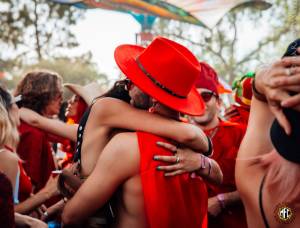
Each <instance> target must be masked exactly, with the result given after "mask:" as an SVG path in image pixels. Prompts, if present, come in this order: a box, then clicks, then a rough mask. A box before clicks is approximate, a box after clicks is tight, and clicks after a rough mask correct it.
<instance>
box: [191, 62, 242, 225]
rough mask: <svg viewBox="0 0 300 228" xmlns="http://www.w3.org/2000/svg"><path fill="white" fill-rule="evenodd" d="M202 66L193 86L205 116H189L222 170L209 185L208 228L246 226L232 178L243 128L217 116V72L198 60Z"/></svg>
mask: <svg viewBox="0 0 300 228" xmlns="http://www.w3.org/2000/svg"><path fill="white" fill-rule="evenodd" d="M201 67H202V71H201V74H200V75H199V77H198V80H197V81H196V87H197V90H198V92H199V94H200V95H201V96H202V98H203V100H204V101H205V108H206V109H205V113H204V115H202V116H197V117H191V118H190V119H191V121H193V122H194V124H195V125H197V126H199V127H200V128H201V129H202V130H204V131H205V133H206V134H207V135H208V136H209V137H210V138H211V140H212V144H213V151H214V152H213V155H212V158H213V159H215V160H216V161H217V162H218V164H219V165H220V167H221V170H222V172H223V183H222V184H221V185H219V186H216V185H213V184H208V197H209V198H208V213H209V215H210V216H209V220H208V227H239V228H241V227H246V217H245V214H244V209H243V205H242V204H241V201H240V198H239V194H238V192H237V190H236V186H235V179H234V169H235V160H236V156H237V152H238V149H239V145H240V143H241V140H242V139H243V136H244V133H245V128H244V127H243V126H242V125H240V124H238V123H233V122H228V121H223V120H221V119H220V118H219V116H218V115H219V93H218V89H217V88H218V84H219V82H218V77H217V73H216V72H215V70H214V69H213V68H212V67H211V66H209V65H208V64H206V63H201Z"/></svg>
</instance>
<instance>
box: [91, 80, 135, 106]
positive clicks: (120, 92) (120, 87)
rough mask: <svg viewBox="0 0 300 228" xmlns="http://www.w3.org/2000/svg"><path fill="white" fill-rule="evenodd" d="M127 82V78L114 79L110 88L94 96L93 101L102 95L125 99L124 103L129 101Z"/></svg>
mask: <svg viewBox="0 0 300 228" xmlns="http://www.w3.org/2000/svg"><path fill="white" fill-rule="evenodd" d="M127 83H128V80H127V79H124V80H119V81H116V82H115V84H114V85H113V87H112V88H111V89H109V90H108V91H107V92H106V93H104V94H102V95H101V96H99V97H96V98H95V99H94V101H95V100H96V99H98V98H102V97H112V98H116V99H119V100H122V101H125V102H126V103H130V100H131V98H130V96H129V92H128V89H127Z"/></svg>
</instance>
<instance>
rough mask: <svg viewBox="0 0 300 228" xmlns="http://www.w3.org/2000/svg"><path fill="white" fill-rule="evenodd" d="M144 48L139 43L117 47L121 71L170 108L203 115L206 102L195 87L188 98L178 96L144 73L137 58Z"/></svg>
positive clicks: (116, 54)
mask: <svg viewBox="0 0 300 228" xmlns="http://www.w3.org/2000/svg"><path fill="white" fill-rule="evenodd" d="M144 49H145V48H143V47H140V46H137V45H121V46H119V47H117V48H116V50H115V55H114V56H115V61H116V63H117V65H118V66H119V68H120V69H121V71H122V72H123V73H124V74H125V75H126V76H127V77H128V78H129V79H130V80H131V81H132V82H133V83H134V84H135V85H136V86H137V87H138V88H139V89H141V90H142V91H143V92H144V93H146V94H148V95H149V96H151V97H153V98H154V99H156V100H158V101H159V102H160V103H162V104H164V105H166V106H168V107H169V108H171V109H174V110H176V111H178V112H181V113H183V114H187V115H193V116H199V115H202V114H203V113H204V111H205V104H204V102H203V100H202V98H201V97H200V95H199V93H198V92H197V90H196V88H194V87H193V88H192V90H191V91H190V93H189V94H188V95H187V97H186V98H177V97H175V96H173V95H171V94H169V93H167V92H166V91H164V90H162V89H161V88H160V87H158V86H157V85H155V84H154V83H153V82H152V81H151V80H150V79H149V78H148V77H147V76H146V75H145V74H144V73H143V71H142V70H141V69H140V68H139V66H138V64H137V63H136V58H137V57H138V56H139V55H140V53H141V52H143V50H144ZM182 77H184V75H183V76H182Z"/></svg>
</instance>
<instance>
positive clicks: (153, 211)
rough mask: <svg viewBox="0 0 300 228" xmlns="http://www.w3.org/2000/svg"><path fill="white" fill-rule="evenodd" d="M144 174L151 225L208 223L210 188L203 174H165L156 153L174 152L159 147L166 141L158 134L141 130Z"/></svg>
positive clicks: (168, 227) (174, 227)
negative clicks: (157, 143) (208, 188)
mask: <svg viewBox="0 0 300 228" xmlns="http://www.w3.org/2000/svg"><path fill="white" fill-rule="evenodd" d="M137 135H138V142H139V148H140V156H141V158H140V175H141V180H142V188H143V193H144V204H145V212H146V218H147V222H148V225H149V227H150V228H183V227H188V228H201V227H203V228H204V227H206V226H207V221H206V215H207V190H206V185H205V183H204V182H203V181H202V179H201V178H200V177H197V178H194V179H192V178H190V174H183V175H179V176H175V177H165V176H164V175H163V172H159V171H157V170H156V167H157V166H158V165H159V164H163V163H161V162H158V161H154V160H153V155H154V154H160V155H171V154H172V153H171V152H170V151H167V150H165V149H162V148H159V147H157V146H156V142H157V141H166V140H164V139H163V138H160V137H158V136H155V135H152V134H148V133H143V132H138V133H137Z"/></svg>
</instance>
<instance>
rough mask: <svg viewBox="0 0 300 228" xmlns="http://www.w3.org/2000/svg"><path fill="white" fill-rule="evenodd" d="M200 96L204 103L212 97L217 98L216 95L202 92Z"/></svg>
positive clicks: (210, 92)
mask: <svg viewBox="0 0 300 228" xmlns="http://www.w3.org/2000/svg"><path fill="white" fill-rule="evenodd" d="M200 94H201V97H202V99H203V101H204V102H209V101H210V100H211V98H212V97H213V96H215V97H218V95H217V94H215V93H214V92H212V91H204V92H201V93H200Z"/></svg>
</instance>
